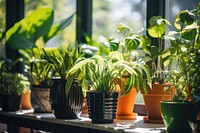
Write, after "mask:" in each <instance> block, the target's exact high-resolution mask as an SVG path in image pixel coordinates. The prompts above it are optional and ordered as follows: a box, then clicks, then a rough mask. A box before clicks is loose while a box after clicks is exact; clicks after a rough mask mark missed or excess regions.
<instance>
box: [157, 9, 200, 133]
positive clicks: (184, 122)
mask: <svg viewBox="0 0 200 133" xmlns="http://www.w3.org/2000/svg"><path fill="white" fill-rule="evenodd" d="M199 12H200V8H199V6H198V7H197V8H196V9H193V10H191V11H188V10H182V11H180V12H179V13H178V14H177V16H176V19H175V23H174V25H175V27H176V29H177V30H176V31H173V32H170V33H171V34H170V35H171V38H172V41H171V53H172V55H173V58H172V59H173V60H175V61H176V62H177V64H176V66H177V68H176V67H175V68H176V70H174V71H172V72H171V74H170V76H169V81H170V82H171V84H172V85H173V86H174V87H175V89H176V95H174V97H173V99H172V100H171V101H162V102H161V110H162V118H163V120H164V123H165V125H166V127H167V130H168V132H169V133H171V132H173V133H174V132H188V133H192V132H194V123H195V122H196V119H197V114H198V108H199V96H200V95H199V94H200V93H199V90H200V89H199V86H200V82H199V74H200V69H199V67H200V64H199V57H200V56H199V55H200V46H199V42H200V35H199V33H200V23H199ZM173 69H174V68H173ZM196 132H199V131H196Z"/></svg>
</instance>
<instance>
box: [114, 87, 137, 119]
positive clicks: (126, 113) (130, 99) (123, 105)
mask: <svg viewBox="0 0 200 133" xmlns="http://www.w3.org/2000/svg"><path fill="white" fill-rule="evenodd" d="M136 94H137V91H136V89H135V87H133V88H132V89H131V91H130V92H129V93H128V94H127V95H125V96H123V97H120V98H119V99H118V106H117V116H116V119H118V120H121V119H124V120H135V119H136V118H137V115H138V114H137V113H133V109H134V103H135V98H136Z"/></svg>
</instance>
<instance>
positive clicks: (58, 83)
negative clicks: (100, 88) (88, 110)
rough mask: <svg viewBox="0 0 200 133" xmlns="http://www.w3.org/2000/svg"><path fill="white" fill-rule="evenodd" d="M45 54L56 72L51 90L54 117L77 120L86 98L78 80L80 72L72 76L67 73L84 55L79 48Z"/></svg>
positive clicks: (47, 51) (46, 51)
mask: <svg viewBox="0 0 200 133" xmlns="http://www.w3.org/2000/svg"><path fill="white" fill-rule="evenodd" d="M43 52H44V58H45V59H46V60H47V62H48V63H49V64H51V65H52V67H53V69H54V70H55V72H56V73H55V74H54V75H53V76H54V77H53V78H52V80H51V82H52V85H51V90H50V100H51V108H52V110H53V112H54V115H55V117H56V118H60V119H75V118H77V117H78V116H79V115H80V113H81V110H82V104H83V98H84V96H83V92H82V88H81V86H80V85H79V83H78V80H77V76H78V75H79V72H78V71H77V72H76V73H74V74H72V75H67V73H68V71H69V70H70V68H71V67H73V65H74V64H75V62H76V61H77V60H78V58H80V57H82V56H83V55H82V54H81V53H80V52H79V50H78V47H76V48H71V47H68V48H67V49H64V48H57V49H53V50H52V49H51V50H45V49H43Z"/></svg>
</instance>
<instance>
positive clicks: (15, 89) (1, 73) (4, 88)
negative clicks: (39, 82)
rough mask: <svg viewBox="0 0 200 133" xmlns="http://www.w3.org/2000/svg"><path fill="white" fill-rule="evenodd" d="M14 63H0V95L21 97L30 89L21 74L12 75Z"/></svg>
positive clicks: (6, 61)
mask: <svg viewBox="0 0 200 133" xmlns="http://www.w3.org/2000/svg"><path fill="white" fill-rule="evenodd" d="M15 63H16V62H12V61H10V60H1V61H0V93H1V94H15V95H22V94H23V93H24V92H26V91H28V90H29V89H30V82H29V80H28V78H27V77H25V76H24V75H23V74H19V73H12V72H11V70H12V67H13V65H14V64H15Z"/></svg>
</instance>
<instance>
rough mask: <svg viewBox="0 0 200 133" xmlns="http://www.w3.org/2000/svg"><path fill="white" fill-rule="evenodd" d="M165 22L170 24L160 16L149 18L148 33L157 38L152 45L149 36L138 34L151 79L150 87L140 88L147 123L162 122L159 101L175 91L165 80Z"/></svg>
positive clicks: (168, 60)
mask: <svg viewBox="0 0 200 133" xmlns="http://www.w3.org/2000/svg"><path fill="white" fill-rule="evenodd" d="M166 24H167V25H170V23H169V22H168V21H167V20H166V19H163V18H162V17H161V16H153V17H151V18H150V20H149V28H148V29H147V31H148V34H149V36H150V37H151V38H154V39H156V40H157V42H158V43H157V44H153V45H152V42H153V41H151V40H150V38H149V37H147V36H145V35H143V36H140V37H141V38H140V39H141V45H142V49H143V51H144V52H145V56H144V57H143V61H145V62H146V64H147V65H148V66H149V68H150V70H151V79H152V87H147V89H146V90H141V93H142V95H143V99H144V103H145V108H146V113H147V116H145V117H144V122H147V123H163V121H162V117H161V109H160V101H161V100H170V99H171V97H172V95H173V93H175V91H174V88H170V87H168V86H169V85H170V84H169V83H168V82H166V81H165V78H166V76H167V74H168V73H167V68H168V67H169V62H170V58H171V55H170V52H169V48H165V47H164V41H165V40H167V37H166V36H165V32H166Z"/></svg>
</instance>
